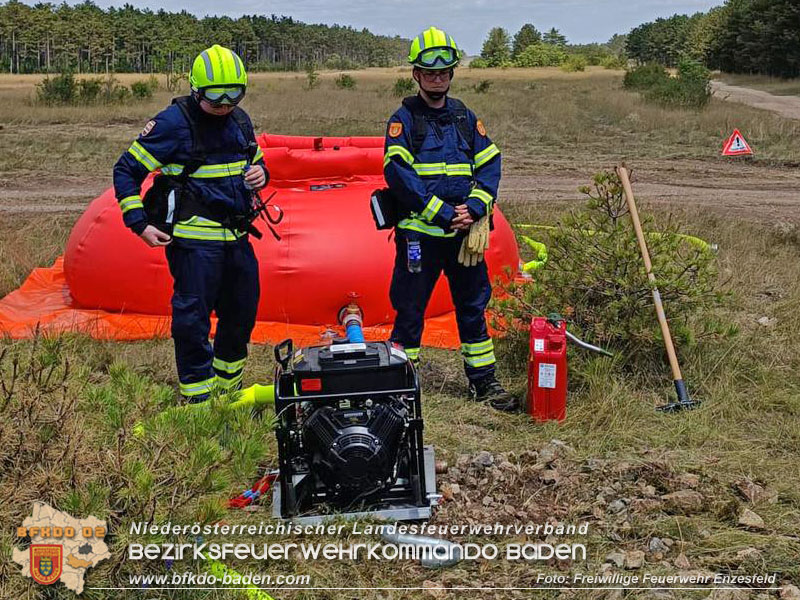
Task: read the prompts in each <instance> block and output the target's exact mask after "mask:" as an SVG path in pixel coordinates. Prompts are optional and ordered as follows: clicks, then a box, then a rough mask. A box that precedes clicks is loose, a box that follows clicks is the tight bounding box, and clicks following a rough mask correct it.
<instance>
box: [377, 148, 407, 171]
mask: <svg viewBox="0 0 800 600" xmlns="http://www.w3.org/2000/svg"><path fill="white" fill-rule="evenodd" d="M393 156H399V157H400V158H402V159H403V160H404V161H406V162H407V163H408V164H410V165H413V164H414V157H413V156H412V155H411V152H409V151H408V150H407V149H406V148H404V147H403V146H389V147H388V148H386V154H384V155H383V166H384V167H385V166H386V165H388V164H389V160H391V158H392V157H393Z"/></svg>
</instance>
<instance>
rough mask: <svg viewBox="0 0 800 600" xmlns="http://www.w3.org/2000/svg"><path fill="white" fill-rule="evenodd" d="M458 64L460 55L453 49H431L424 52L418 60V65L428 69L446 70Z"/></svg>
mask: <svg viewBox="0 0 800 600" xmlns="http://www.w3.org/2000/svg"><path fill="white" fill-rule="evenodd" d="M457 62H458V53H457V52H456V50H455V49H453V48H431V49H430V50H423V51H422V52H420V54H419V57H418V58H417V64H418V65H419V66H420V67H425V68H426V69H437V68H438V69H446V68H448V67H452V66H453V65H454V64H456V63H457Z"/></svg>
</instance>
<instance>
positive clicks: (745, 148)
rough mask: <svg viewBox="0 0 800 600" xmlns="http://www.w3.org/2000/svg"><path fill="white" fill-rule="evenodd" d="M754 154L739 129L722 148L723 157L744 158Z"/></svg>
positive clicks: (735, 130) (734, 131)
mask: <svg viewBox="0 0 800 600" xmlns="http://www.w3.org/2000/svg"><path fill="white" fill-rule="evenodd" d="M752 154H753V149H752V148H751V147H750V144H748V143H747V140H745V139H744V136H743V135H742V134H741V133H740V132H739V130H738V129H734V130H733V133H732V134H731V137H729V138H728V140H727V141H726V142H725V145H724V146H723V147H722V156H744V155H752Z"/></svg>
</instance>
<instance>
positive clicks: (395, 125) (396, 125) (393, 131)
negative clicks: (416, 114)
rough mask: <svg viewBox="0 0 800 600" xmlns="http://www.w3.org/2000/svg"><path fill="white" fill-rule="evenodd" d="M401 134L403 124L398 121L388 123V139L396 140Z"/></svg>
mask: <svg viewBox="0 0 800 600" xmlns="http://www.w3.org/2000/svg"><path fill="white" fill-rule="evenodd" d="M401 133H403V124H402V123H400V122H399V121H394V122H392V123H389V137H393V138H396V137H398V136H399V135H400V134H401Z"/></svg>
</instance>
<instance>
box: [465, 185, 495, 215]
mask: <svg viewBox="0 0 800 600" xmlns="http://www.w3.org/2000/svg"><path fill="white" fill-rule="evenodd" d="M469 198H477V199H478V200H480V201H481V202H483V203H484V204H485V205H486V208H487V210H488V209H489V208H491V206H492V200H494V198H492V195H491V194H490V193H488V192H484V191H483V190H482V189H481V188H472V191H470V193H469Z"/></svg>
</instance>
